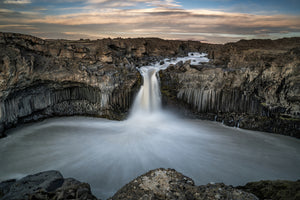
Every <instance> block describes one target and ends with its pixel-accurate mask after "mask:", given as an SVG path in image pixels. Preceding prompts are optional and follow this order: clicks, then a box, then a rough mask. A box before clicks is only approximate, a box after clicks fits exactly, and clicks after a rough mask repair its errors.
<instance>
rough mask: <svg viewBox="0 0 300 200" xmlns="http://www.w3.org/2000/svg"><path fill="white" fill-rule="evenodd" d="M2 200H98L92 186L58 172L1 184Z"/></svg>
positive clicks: (0, 194)
mask: <svg viewBox="0 0 300 200" xmlns="http://www.w3.org/2000/svg"><path fill="white" fill-rule="evenodd" d="M0 198H1V200H52V199H53V200H54V199H55V200H59V199H61V200H63V199H74V200H75V199H76V200H87V199H90V200H93V199H94V200H97V198H96V197H95V196H93V195H92V193H91V190H90V186H89V184H87V183H81V182H79V181H77V180H75V179H71V178H69V179H64V178H63V177H62V175H61V174H60V173H59V172H58V171H46V172H41V173H38V174H34V175H29V176H26V177H24V178H22V179H20V180H18V181H16V180H11V181H5V182H2V183H0Z"/></svg>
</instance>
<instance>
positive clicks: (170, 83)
mask: <svg viewBox="0 0 300 200" xmlns="http://www.w3.org/2000/svg"><path fill="white" fill-rule="evenodd" d="M207 53H208V54H209V58H210V59H211V61H210V62H209V63H203V64H199V65H198V66H191V65H190V64H189V63H178V64H177V65H176V66H171V67H169V68H168V69H167V70H165V71H161V74H160V77H161V87H162V94H163V96H164V101H165V104H167V105H174V106H173V107H177V108H178V107H180V108H182V107H184V108H186V111H189V112H188V114H192V115H193V116H194V117H199V118H204V119H210V120H216V121H220V122H221V121H223V122H224V123H225V124H226V125H229V126H237V127H240V128H246V129H253V130H260V131H267V132H273V133H279V134H285V135H290V136H294V137H298V138H300V112H299V111H300V95H299V94H300V73H299V72H300V38H291V39H281V40H276V41H272V40H250V41H240V42H237V43H230V44H226V45H223V46H211V48H210V49H209V50H208V51H207ZM181 110H182V109H181Z"/></svg>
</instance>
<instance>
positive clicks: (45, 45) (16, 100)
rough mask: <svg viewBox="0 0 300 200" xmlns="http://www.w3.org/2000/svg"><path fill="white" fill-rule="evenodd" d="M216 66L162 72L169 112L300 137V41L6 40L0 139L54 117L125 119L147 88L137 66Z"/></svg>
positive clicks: (0, 43) (1, 44) (1, 47)
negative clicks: (198, 60) (196, 60)
mask: <svg viewBox="0 0 300 200" xmlns="http://www.w3.org/2000/svg"><path fill="white" fill-rule="evenodd" d="M194 51H195V52H206V53H208V57H209V58H210V59H211V61H210V63H206V64H199V65H198V66H190V65H189V63H188V62H187V63H178V64H177V65H176V66H170V67H169V68H168V69H167V70H165V71H162V72H161V73H160V76H161V87H162V95H163V98H164V103H165V105H168V106H170V105H176V107H180V108H182V107H184V108H186V110H187V111H188V113H189V114H193V116H196V117H201V118H206V119H215V118H216V120H217V121H222V120H224V123H226V124H227V125H232V126H234V125H235V126H237V125H238V124H239V126H240V127H242V128H248V129H254V130H264V131H269V132H276V133H281V134H287V135H292V136H296V137H300V136H299V132H300V122H299V118H300V114H299V113H300V105H299V101H300V95H299V94H300V92H299V91H300V81H299V79H300V78H299V76H300V75H299V71H300V39H299V38H291V39H281V40H276V41H272V40H251V41H240V42H237V43H230V44H226V45H212V44H203V43H200V42H193V41H168V40H161V39H158V38H138V39H120V38H117V39H102V40H95V41H90V40H78V41H68V40H43V39H40V38H36V37H33V36H28V35H21V34H14V33H0V59H1V62H0V135H1V134H2V136H4V130H5V129H7V128H9V127H12V126H14V125H16V124H18V123H23V122H28V121H34V120H38V119H42V118H47V117H52V116H66V115H91V116H99V117H106V118H110V119H122V118H124V117H125V116H126V114H127V112H128V110H129V108H130V106H131V104H132V101H133V97H134V95H135V94H136V91H137V89H138V88H139V86H140V84H141V77H140V75H139V73H138V72H137V70H136V67H139V66H143V65H148V64H150V63H153V62H156V61H159V60H161V59H163V58H167V57H177V56H185V55H187V53H188V52H194Z"/></svg>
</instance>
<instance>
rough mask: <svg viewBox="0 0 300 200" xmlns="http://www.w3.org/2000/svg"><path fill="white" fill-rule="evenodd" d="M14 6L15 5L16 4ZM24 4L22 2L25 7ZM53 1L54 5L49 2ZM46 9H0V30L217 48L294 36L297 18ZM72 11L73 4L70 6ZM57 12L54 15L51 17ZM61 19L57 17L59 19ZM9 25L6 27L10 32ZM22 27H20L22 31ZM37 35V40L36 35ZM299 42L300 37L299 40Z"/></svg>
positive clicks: (120, 8) (130, 5)
mask: <svg viewBox="0 0 300 200" xmlns="http://www.w3.org/2000/svg"><path fill="white" fill-rule="evenodd" d="M19 1H20V0H19ZM25 1H28V2H30V1H29V0H22V2H25ZM53 1H57V0H53ZM64 2H69V3H71V2H77V3H78V4H74V6H73V7H70V6H66V5H65V4H64V5H63V6H62V7H60V8H58V7H57V8H56V12H53V13H51V12H50V11H51V9H52V10H53V8H52V7H44V5H43V9H38V8H41V7H40V6H37V7H33V8H31V9H28V10H14V9H13V8H12V7H4V8H1V9H0V24H2V27H1V26H0V28H1V29H2V30H4V31H6V30H8V31H9V30H11V31H14V30H16V29H17V26H15V25H14V24H16V25H20V26H19V27H20V31H22V30H24V29H26V28H25V27H27V30H28V31H29V30H30V28H35V29H36V30H35V31H32V32H26V33H29V34H30V33H32V34H36V35H38V36H39V35H40V36H42V37H52V38H53V37H64V38H69V39H79V38H82V37H89V38H101V37H161V38H165V39H193V40H203V41H209V42H217V43H223V42H228V41H236V40H238V39H245V38H249V39H250V38H264V37H270V38H276V37H280V36H281V37H283V36H289V35H297V34H298V33H299V32H300V16H299V15H287V14H284V15H283V14H280V15H279V14H277V15H274V14H259V15H258V14H251V13H240V12H229V11H224V10H223V11H222V10H212V9H184V8H183V7H182V6H181V4H180V3H179V2H177V1H175V0H153V1H150V0H114V1H110V0H86V1H83V0H66V1H64ZM72 5H73V4H72ZM57 11H59V12H57ZM62 13H63V14H62ZM10 24H11V26H10ZM22 25H23V26H22ZM39 33H40V34H39ZM299 36H300V35H299Z"/></svg>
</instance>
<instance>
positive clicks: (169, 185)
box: [111, 169, 258, 200]
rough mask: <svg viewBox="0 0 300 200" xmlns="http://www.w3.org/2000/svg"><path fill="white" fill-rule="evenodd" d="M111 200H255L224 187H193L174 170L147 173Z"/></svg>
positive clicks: (238, 191) (215, 185)
mask: <svg viewBox="0 0 300 200" xmlns="http://www.w3.org/2000/svg"><path fill="white" fill-rule="evenodd" d="M111 199H113V200H116V199H143V200H147V199H149V200H150V199H199V200H210V199H224V200H225V199H232V200H238V199H243V200H258V198H257V197H256V196H254V195H253V194H250V193H247V192H243V191H241V190H238V189H235V188H233V187H232V186H226V185H224V184H208V185H205V186H195V184H194V181H193V180H192V179H190V178H188V177H186V176H184V175H182V174H181V173H179V172H177V171H175V170H173V169H156V170H152V171H149V172H148V173H146V174H144V175H142V176H140V177H138V178H136V179H134V180H133V181H131V182H130V183H128V184H127V185H125V186H124V187H123V188H121V189H120V190H119V191H118V192H117V193H116V194H115V195H114V196H113V197H112V198H111Z"/></svg>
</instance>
